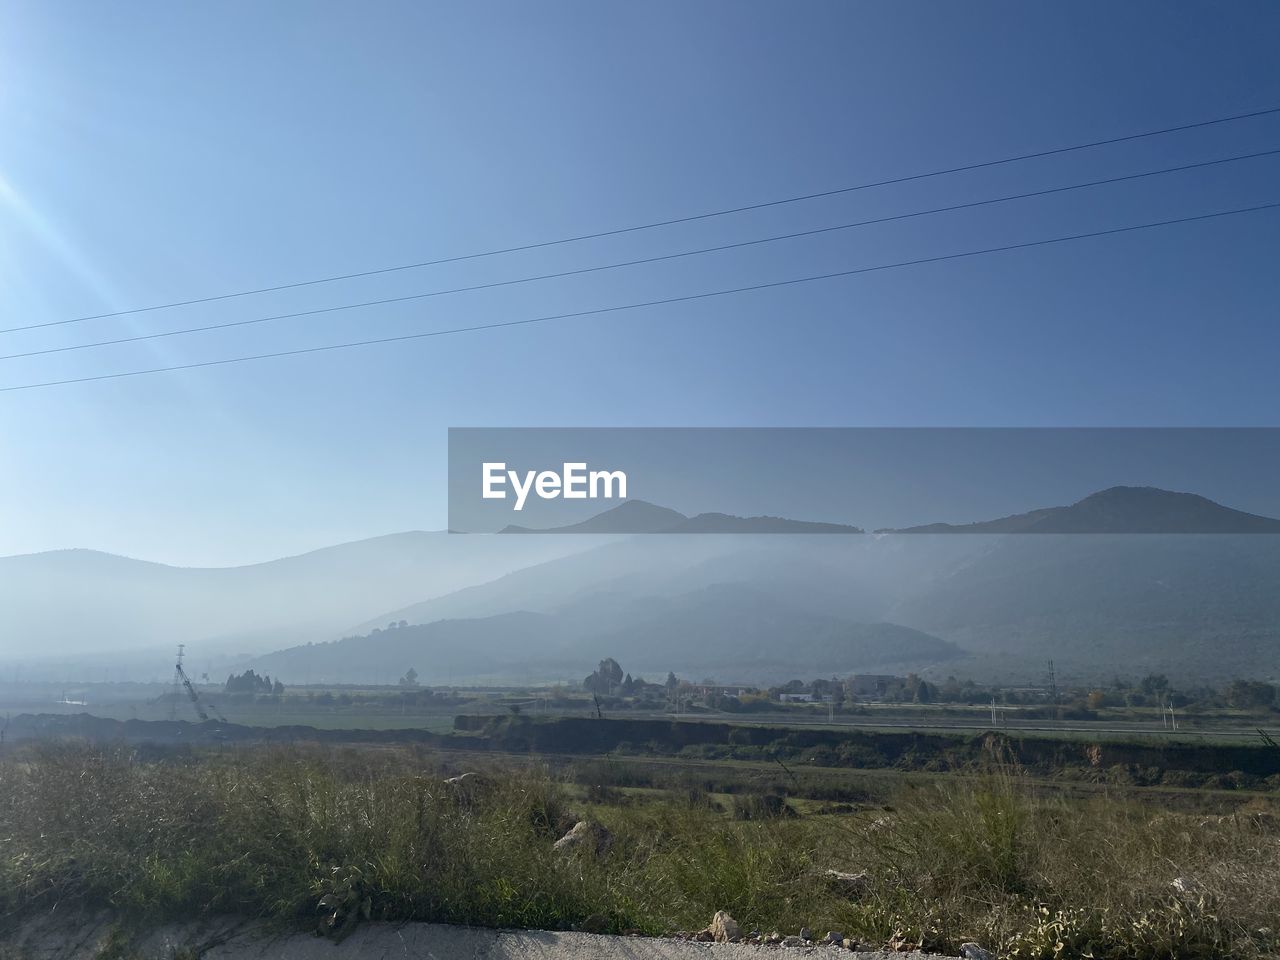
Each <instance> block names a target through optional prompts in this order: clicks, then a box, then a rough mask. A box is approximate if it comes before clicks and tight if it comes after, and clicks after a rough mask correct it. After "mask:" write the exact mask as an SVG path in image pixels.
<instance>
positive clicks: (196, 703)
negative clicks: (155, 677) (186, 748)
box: [173, 643, 227, 723]
mask: <svg viewBox="0 0 1280 960" xmlns="http://www.w3.org/2000/svg"><path fill="white" fill-rule="evenodd" d="M185 648H186V644H184V643H180V644H178V661H177V663H175V664H174V665H173V678H174V683H175V685H176V684H178V683H181V684H182V686H183V688H184V689H185V690H186V691H187V698H188V699H189V700H190V701H191V706H193V707H194V708H195V711H196V716H198V717H199V718H200V720H201V722H207V721H208V719H209V713H208V711H207V710H205V708H204V704H202V703H201V702H200V694H198V693H197V692H196V688H195V684H193V683H192V682H191V678H190V677H188V676H187V671H185V670H183V669H182V655H183V651H184V650H185ZM209 710H212V711H213V712H214V714H215V715H216V716H217V718H218V719H219V720H221V721H222V722H223V723H226V722H227V718H226V717H224V716H223V715H222V713H221V711H219V710H218V708H217V707H215V706H214V705H213V703H212V702H211V703H210V704H209Z"/></svg>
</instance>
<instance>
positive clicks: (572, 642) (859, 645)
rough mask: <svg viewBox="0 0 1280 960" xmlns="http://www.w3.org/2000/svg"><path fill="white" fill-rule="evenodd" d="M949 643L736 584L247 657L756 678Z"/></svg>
mask: <svg viewBox="0 0 1280 960" xmlns="http://www.w3.org/2000/svg"><path fill="white" fill-rule="evenodd" d="M960 655H961V651H960V650H959V649H958V648H957V647H956V646H955V645H954V644H951V643H947V642H945V641H943V640H940V639H938V638H937V637H933V636H930V635H928V634H926V633H923V632H922V631H919V630H913V629H910V628H908V627H902V626H898V625H895V624H890V623H859V622H852V621H849V620H844V619H841V618H838V617H833V616H829V615H822V614H813V613H809V612H806V611H805V610H803V609H801V608H798V607H796V606H794V605H793V604H790V603H788V602H786V601H785V600H782V599H780V598H778V597H776V596H771V595H768V594H763V593H761V592H759V591H757V590H755V589H753V588H751V587H749V586H746V585H741V584H728V585H726V584H721V585H715V586H711V587H705V588H702V589H698V590H694V591H691V592H688V593H682V594H676V595H674V596H645V597H636V596H631V595H626V594H609V593H599V594H594V595H591V596H590V597H589V598H582V599H580V600H579V601H578V602H577V603H573V604H569V605H567V606H565V607H564V608H562V609H561V610H559V611H557V612H556V613H540V612H532V611H516V612H511V613H501V614H495V615H492V616H488V617H479V618H471V619H446V620H437V621H434V622H431V623H425V624H417V625H406V626H389V627H388V628H386V629H375V630H373V631H371V632H370V633H368V634H366V635H363V636H354V637H347V638H344V639H342V640H339V641H334V642H332V643H321V644H308V645H305V646H299V647H293V648H290V649H286V650H281V651H278V652H276V653H272V654H268V655H266V656H263V657H259V658H258V659H256V660H254V661H253V663H252V664H250V666H251V667H252V668H253V669H255V670H258V671H259V672H266V673H269V674H270V675H271V676H273V677H279V678H281V679H283V680H284V681H285V683H304V682H308V681H315V682H318V681H334V680H342V681H347V682H350V681H356V682H382V683H394V682H395V680H396V678H397V677H399V676H401V675H403V674H404V672H405V671H406V670H408V669H409V668H410V667H413V669H414V670H416V671H417V673H418V676H419V678H420V679H421V681H422V682H424V683H428V684H450V683H462V682H466V683H475V682H483V681H485V680H488V679H503V678H505V679H508V680H509V679H511V678H513V677H521V676H532V677H552V676H554V677H560V676H568V677H573V678H575V679H576V678H577V677H579V676H580V675H584V674H585V673H586V672H587V671H588V670H589V669H590V667H591V666H592V665H594V664H595V663H597V662H598V661H599V660H600V659H601V658H602V657H606V656H609V657H614V658H615V659H617V660H618V661H619V662H621V663H623V664H624V665H625V666H626V668H627V669H628V670H631V671H633V672H647V673H648V674H650V675H653V676H661V675H664V674H665V673H666V672H667V671H668V670H675V671H676V672H677V673H687V674H697V675H698V676H702V675H705V674H707V673H710V674H713V675H715V676H716V677H718V678H720V679H722V680H723V679H732V680H740V681H756V682H762V681H767V680H771V679H776V678H788V679H789V678H791V677H794V676H797V675H806V676H808V675H813V676H818V675H828V674H833V673H848V672H852V671H857V670H864V671H865V670H870V669H877V668H888V667H892V666H907V665H911V666H914V665H917V664H932V663H938V662H940V661H945V660H951V659H955V658H956V657H959V656H960Z"/></svg>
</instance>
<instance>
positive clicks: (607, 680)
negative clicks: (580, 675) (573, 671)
mask: <svg viewBox="0 0 1280 960" xmlns="http://www.w3.org/2000/svg"><path fill="white" fill-rule="evenodd" d="M622 677H623V673H622V667H621V666H620V665H619V664H618V661H617V660H614V659H613V658H612V657H606V658H605V659H603V660H601V661H600V666H598V667H596V670H595V672H594V673H592V674H590V675H589V676H588V677H587V678H586V679H585V680H583V681H582V686H583V687H584V688H585V689H587V690H590V691H591V692H592V693H596V694H600V693H602V694H605V695H606V696H607V695H608V694H610V693H613V691H614V690H615V689H616V688H617V687H619V686H620V685H621V684H622Z"/></svg>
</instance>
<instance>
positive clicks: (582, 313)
mask: <svg viewBox="0 0 1280 960" xmlns="http://www.w3.org/2000/svg"><path fill="white" fill-rule="evenodd" d="M1277 208H1280V201H1276V202H1273V203H1262V204H1258V205H1256V206H1252V207H1238V208H1236V209H1234V210H1219V211H1217V212H1215V213H1202V214H1199V215H1197V216H1193V217H1178V218H1176V219H1174V220H1157V221H1155V222H1152V223H1139V224H1134V225H1132V226H1127V227H1112V228H1111V229H1109V230H1095V231H1092V232H1090V233H1076V234H1071V235H1069V236H1065V237H1050V238H1049V239H1047V240H1028V241H1025V242H1023V243H1011V244H1006V245H1005V246H1000V247H987V248H985V249H982V250H967V251H964V252H961V253H948V254H942V255H940V256H936V257H921V258H919V259H916V260H901V261H898V262H897V263H882V264H877V265H875V266H870V267H858V268H856V269H852V270H839V271H836V272H834V273H821V274H816V275H814V276H809V277H796V278H793V279H791V280H773V281H770V282H768V283H756V284H752V285H750V286H746V287H732V288H729V289H727V290H712V291H709V292H707V293H693V294H687V295H685V296H681V297H667V298H665V299H662V300H646V301H642V302H640V303H626V304H621V305H619V306H613V307H600V308H598V309H595V310H579V311H576V312H574V313H558V314H552V315H549V316H544V317H529V318H526V319H523V320H504V321H500V322H498V323H482V324H476V325H474V326H469V327H453V328H451V329H448V330H428V331H424V332H422V333H406V334H401V335H399V336H394V337H379V338H376V339H370V340H353V341H349V342H347V343H330V344H325V345H322V346H318V347H300V348H298V349H295V350H279V351H276V352H274V353H256V354H249V355H248V356H243V357H227V358H224V359H222V360H202V361H199V362H197V363H181V364H176V365H174V366H169V367H152V368H150V369H146V370H126V371H123V372H121V373H102V374H97V375H95V376H90V377H73V378H71V379H67V380H46V381H43V382H40V383H24V384H18V385H16V386H11V387H0V393H9V392H12V391H15V390H35V389H37V388H40V387H61V386H67V385H69V384H73V383H91V382H94V381H98V380H118V379H121V378H123V377H140V376H144V375H147V374H152V373H171V372H173V371H176V370H194V369H196V368H198V367H216V366H221V365H224V364H229V363H245V362H247V361H250V360H272V359H275V358H278V357H295V356H301V355H303V354H309V353H323V352H325V351H328V350H347V349H350V348H353V347H368V346H375V345H378V344H384V343H401V342H404V341H407V340H422V339H426V338H428V337H443V336H448V335H450V334H455V333H472V332H475V331H478V330H497V329H501V328H504V327H519V326H527V325H530V324H535V323H546V322H549V321H552V320H569V319H572V318H575V317H589V316H598V315H601V314H606V313H620V312H622V311H625V310H638V309H641V308H644V307H657V306H663V305H665V304H672V303H688V302H690V301H693V300H708V299H711V298H713V297H724V296H728V295H730V294H735V293H749V292H752V291H756V290H769V289H773V288H776V287H788V286H795V285H797V284H801V283H813V282H815V281H818V280H832V279H835V278H837V277H852V276H857V275H859V274H864V273H875V272H876V271H880V270H893V269H897V268H900V267H914V266H920V265H923V264H927V263H942V262H944V261H947V260H961V259H965V258H967V257H979V256H985V255H987V254H992V253H1004V252H1007V251H1010V250H1023V249H1026V248H1028V247H1043V246H1048V245H1050V244H1055V243H1067V242H1070V241H1073V240H1087V239H1090V238H1093V237H1108V236H1114V235H1116V234H1121V233H1132V232H1134V231H1136V230H1150V229H1153V228H1156V227H1168V226H1173V225H1175V224H1181V223H1195V222H1198V221H1202V220H1214V219H1217V218H1219V217H1230V216H1236V215H1238V214H1244V213H1257V212H1259V211H1262V210H1274V209H1277Z"/></svg>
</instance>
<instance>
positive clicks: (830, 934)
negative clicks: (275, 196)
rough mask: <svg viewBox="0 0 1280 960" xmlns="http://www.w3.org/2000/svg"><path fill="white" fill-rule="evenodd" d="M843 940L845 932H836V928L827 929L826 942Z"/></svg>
mask: <svg viewBox="0 0 1280 960" xmlns="http://www.w3.org/2000/svg"><path fill="white" fill-rule="evenodd" d="M842 940H844V934H843V933H836V932H835V931H834V930H828V931H827V938H826V941H825V942H826V943H840V942H841V941H842Z"/></svg>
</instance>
